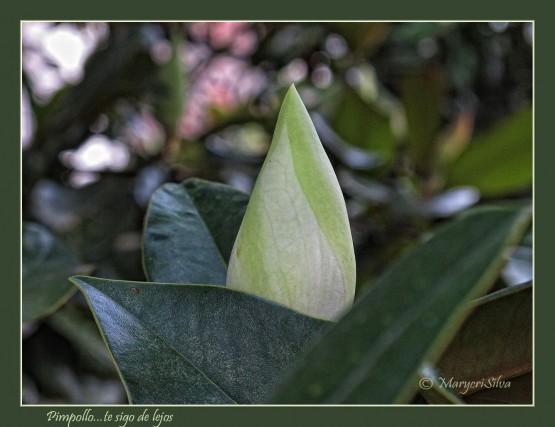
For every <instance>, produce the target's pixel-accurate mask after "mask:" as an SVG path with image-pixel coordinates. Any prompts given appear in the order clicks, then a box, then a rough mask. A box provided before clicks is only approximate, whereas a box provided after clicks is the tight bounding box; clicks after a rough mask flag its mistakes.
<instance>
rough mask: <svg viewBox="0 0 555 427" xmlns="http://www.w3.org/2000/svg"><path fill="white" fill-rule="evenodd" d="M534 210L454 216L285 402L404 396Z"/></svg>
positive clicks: (291, 382)
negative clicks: (455, 219)
mask: <svg viewBox="0 0 555 427" xmlns="http://www.w3.org/2000/svg"><path fill="white" fill-rule="evenodd" d="M529 220H530V212H529V210H528V209H524V210H518V209H509V208H507V209H503V208H492V209H480V210H476V211H475V212H473V213H469V214H467V215H466V216H464V217H463V218H461V219H459V220H457V221H453V222H451V223H450V224H449V225H448V226H446V227H444V228H443V229H441V231H438V232H437V234H435V235H434V236H433V237H432V238H430V239H429V240H428V241H427V242H425V243H423V244H422V245H420V246H419V247H417V248H415V249H414V250H413V251H412V252H411V253H410V254H408V255H407V256H406V257H405V258H403V259H402V260H400V261H399V262H398V263H396V264H395V265H394V266H393V267H391V268H390V269H389V270H388V271H387V272H386V273H385V274H384V275H383V276H382V277H381V278H380V279H378V281H377V282H376V283H375V284H374V285H373V286H372V287H371V288H370V289H369V290H368V292H367V293H366V294H365V295H364V296H363V297H361V299H360V300H359V301H358V302H357V304H355V306H354V307H353V308H352V309H351V310H350V311H349V312H348V313H347V314H346V315H345V316H344V317H343V318H342V319H341V320H340V321H339V322H338V323H337V324H335V325H334V326H333V327H331V328H330V329H329V330H328V331H327V333H326V334H325V335H324V336H323V337H322V339H321V340H320V341H319V342H318V343H317V344H316V345H315V346H314V347H312V348H311V349H310V351H309V352H308V353H307V354H306V355H304V357H303V358H301V360H299V362H298V364H297V365H296V369H294V371H293V372H292V373H291V374H290V376H289V377H288V379H287V380H285V381H284V383H283V384H282V385H281V387H280V388H279V390H278V392H277V393H276V395H275V396H274V397H273V402H280V403H289V402H295V403H394V402H406V401H408V400H409V399H410V398H411V397H412V395H413V393H414V392H415V391H416V388H417V382H418V370H419V368H420V367H421V365H422V363H423V361H424V360H431V361H434V360H435V359H436V358H437V357H438V356H439V355H440V352H441V350H443V349H444V348H445V347H446V346H447V344H448V343H449V341H450V339H452V337H453V336H454V334H455V333H456V331H457V329H458V327H459V326H460V325H461V323H462V321H463V320H464V316H465V315H466V313H467V305H466V304H467V303H468V302H469V301H471V300H472V299H474V298H476V297H478V296H480V295H481V294H483V293H484V292H485V291H486V290H487V289H488V288H489V287H490V286H491V284H492V281H493V280H494V278H495V277H496V275H497V274H498V272H499V269H500V268H501V266H502V264H503V261H504V259H503V254H504V252H505V250H506V248H507V246H508V245H510V244H513V243H514V242H515V241H517V239H518V238H519V237H521V235H522V233H524V230H525V228H526V226H527V225H528V223H529Z"/></svg>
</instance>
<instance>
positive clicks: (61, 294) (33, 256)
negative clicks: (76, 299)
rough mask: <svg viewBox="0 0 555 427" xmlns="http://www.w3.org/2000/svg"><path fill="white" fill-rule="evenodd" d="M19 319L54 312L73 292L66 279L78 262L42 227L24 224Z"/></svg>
mask: <svg viewBox="0 0 555 427" xmlns="http://www.w3.org/2000/svg"><path fill="white" fill-rule="evenodd" d="M22 243H23V245H22V246H23V250H22V251H23V262H22V264H23V265H22V282H23V297H22V298H23V307H22V310H23V322H28V321H31V320H35V319H37V318H39V317H42V316H45V315H47V314H49V313H52V312H53V311H55V310H56V309H57V308H58V307H59V306H60V305H61V304H63V302H64V301H65V300H67V298H69V296H70V295H71V294H72V293H73V287H72V286H71V284H70V283H69V282H68V281H67V278H68V277H69V276H72V275H73V274H75V273H77V272H78V267H79V261H78V260H77V259H76V258H74V257H73V255H72V254H71V252H70V251H69V250H68V249H67V248H66V247H65V245H63V244H62V243H61V242H59V241H58V240H57V239H56V238H55V237H54V236H53V235H52V234H51V233H50V232H49V231H48V230H47V229H46V228H45V227H43V226H42V225H40V224H35V223H24V224H23V233H22Z"/></svg>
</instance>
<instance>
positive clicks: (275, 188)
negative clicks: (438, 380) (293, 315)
mask: <svg viewBox="0 0 555 427" xmlns="http://www.w3.org/2000/svg"><path fill="white" fill-rule="evenodd" d="M355 274H356V271H355V257H354V250H353V241H352V237H351V231H350V228H349V221H348V218H347V210H346V208H345V201H344V199H343V195H342V193H341V189H340V188H339V183H338V182H337V178H336V176H335V173H334V170H333V168H332V166H331V164H330V162H329V159H328V157H327V155H326V153H325V151H324V148H323V147H322V144H321V142H320V139H319V138H318V134H317V133H316V129H315V128H314V125H313V124H312V121H311V120H310V116H309V115H308V112H307V111H306V108H305V107H304V105H303V102H302V100H301V98H300V96H299V94H298V93H297V91H296V89H295V87H294V86H291V88H290V89H289V91H288V92H287V95H286V96H285V99H284V101H283V104H282V107H281V111H280V113H279V117H278V121H277V126H276V130H275V132H274V137H273V139H272V144H271V146H270V149H269V151H268V155H267V156H266V160H265V161H264V164H263V166H262V169H261V171H260V174H259V176H258V179H257V181H256V185H255V187H254V190H253V192H252V195H251V198H250V201H249V204H248V207H247V210H246V213H245V216H244V218H243V222H242V224H241V228H240V229H239V233H238V235H237V239H236V241H235V245H234V247H233V251H232V254H231V258H230V261H229V267H228V273H227V286H228V287H229V288H232V289H237V290H241V291H244V292H249V293H252V294H255V295H258V296H260V297H262V298H265V299H268V300H271V301H275V302H277V303H280V304H283V305H285V306H288V307H290V308H292V309H294V310H297V311H299V312H301V313H304V314H307V315H310V316H313V317H319V318H322V319H330V320H331V319H336V318H337V317H338V316H339V315H340V314H341V313H342V312H343V311H344V310H345V309H347V308H348V307H350V306H351V305H352V303H353V298H354V293H355Z"/></svg>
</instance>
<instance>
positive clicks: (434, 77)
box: [402, 66, 445, 173]
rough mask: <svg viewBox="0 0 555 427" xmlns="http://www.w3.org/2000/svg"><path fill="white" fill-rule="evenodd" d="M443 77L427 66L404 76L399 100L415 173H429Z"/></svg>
mask: <svg viewBox="0 0 555 427" xmlns="http://www.w3.org/2000/svg"><path fill="white" fill-rule="evenodd" d="M444 89H445V88H444V75H443V72H442V70H441V69H440V68H438V67H434V66H429V67H427V68H425V69H424V70H422V71H420V72H417V73H414V74H410V75H408V76H406V77H405V79H404V80H403V84H402V92H403V93H402V95H403V96H402V98H403V104H404V106H405V112H406V115H407V128H408V138H409V147H408V148H409V152H410V154H411V156H412V159H413V161H414V163H415V164H416V166H417V168H418V170H419V171H420V172H423V173H429V172H430V168H431V166H432V164H433V162H434V161H435V156H436V153H435V152H434V149H435V148H436V145H435V144H434V141H435V139H436V137H437V133H438V131H439V126H440V124H441V106H442V101H443V96H444Z"/></svg>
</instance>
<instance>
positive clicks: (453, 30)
mask: <svg viewBox="0 0 555 427" xmlns="http://www.w3.org/2000/svg"><path fill="white" fill-rule="evenodd" d="M532 44H533V26H532V23H519V22H511V23H505V22H491V23H488V22H477V23H471V22H467V23H455V22H445V23H427V22H404V23H386V22H378V23H363V22H356V23H354V22H333V23H318V22H304V23H295V22H284V23H262V22H257V23H248V22H233V23H228V22H213V23H204V22H195V23H101V22H94V23H85V22H81V23H69V22H64V23H47V22H24V23H23V24H22V83H23V84H22V88H23V93H22V162H23V163H22V164H23V169H22V192H23V193H22V203H23V207H22V209H23V211H22V212H23V221H24V224H23V236H22V237H23V322H24V323H23V337H22V339H23V344H22V346H23V347H22V352H23V402H24V403H89V404H91V403H103V404H112V403H125V402H126V397H125V392H124V391H123V388H122V386H121V384H120V381H119V379H118V376H117V373H116V371H115V368H114V365H113V363H112V360H111V358H110V356H109V355H108V353H107V350H106V349H105V347H104V343H103V342H102V339H101V337H100V334H99V333H98V330H97V328H96V325H95V323H94V320H93V318H92V315H91V314H90V311H89V309H88V307H87V304H86V302H85V300H84V298H83V297H82V295H81V294H77V293H75V292H74V289H72V287H71V285H69V283H68V282H67V280H66V278H67V277H68V276H70V275H73V274H76V273H86V274H94V275H96V276H99V277H104V278H117V279H127V280H144V279H145V278H144V275H143V271H142V265H141V231H142V224H143V216H144V213H145V209H146V207H147V204H148V200H149V198H150V195H151V194H152V192H153V191H154V190H155V189H156V188H157V187H159V186H160V185H161V184H162V183H164V182H168V181H175V182H180V181H182V180H184V179H187V178H189V177H200V178H205V179H209V180H214V181H218V182H223V183H227V184H229V185H232V186H234V187H236V188H239V189H242V190H245V191H250V190H251V189H252V187H253V185H254V181H255V179H256V176H257V173H258V170H259V168H260V166H261V165H262V161H263V159H264V156H265V153H266V151H267V149H268V146H269V143H270V140H271V135H272V132H273V127H274V126H275V122H276V118H277V113H278V109H279V106H280V103H281V100H282V97H283V95H284V93H285V91H286V90H287V88H288V86H289V85H290V84H292V83H294V84H295V85H296V86H297V89H298V90H299V93H300V94H301V97H302V98H303V100H304V102H305V104H306V106H307V108H308V109H309V111H310V113H311V115H312V119H313V121H314V124H315V126H316V128H317V131H318V133H319V135H320V138H321V140H322V143H323V144H324V146H325V148H326V151H327V152H328V154H329V156H330V159H331V161H332V163H333V165H334V167H335V168H336V173H337V175H338V178H339V182H340V184H341V186H342V189H343V191H344V194H345V198H346V202H347V209H348V213H349V217H350V221H351V227H352V232H353V239H354V242H355V249H356V256H357V269H358V271H357V278H358V279H357V280H358V283H357V286H358V290H359V291H360V289H362V288H364V287H365V286H368V285H369V284H371V283H372V281H373V280H374V279H375V278H376V276H377V275H379V274H380V273H381V272H382V271H383V270H384V269H385V268H386V267H387V266H388V265H390V264H391V262H392V261H394V260H395V259H397V258H398V257H399V255H400V254H401V253H403V252H404V251H405V250H406V249H407V248H409V247H410V246H411V245H413V244H414V243H415V242H417V241H419V240H421V239H424V238H426V236H427V235H428V233H429V232H430V230H431V229H432V227H433V226H435V225H436V224H437V223H438V222H441V221H445V220H446V219H448V218H450V217H452V216H453V215H455V214H457V213H459V212H461V211H463V210H465V209H466V208H468V207H470V206H475V205H477V204H481V203H488V204H491V203H507V202H510V203H515V202H516V203H530V202H531V198H532V81H533V70H532V58H533V53H532ZM531 240H532V233H531V232H529V233H528V234H527V237H526V238H525V239H524V241H523V242H522V243H521V245H520V246H519V247H518V248H517V250H516V251H515V253H514V254H513V255H512V256H511V257H510V259H509V260H508V263H507V266H506V267H505V269H504V270H503V273H502V275H501V278H500V279H499V280H498V282H497V283H496V285H495V289H501V288H504V287H511V286H515V285H519V284H522V283H525V282H528V281H530V280H531V278H532V241H531ZM474 401H476V399H475V400H474ZM478 401H479V399H478Z"/></svg>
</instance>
